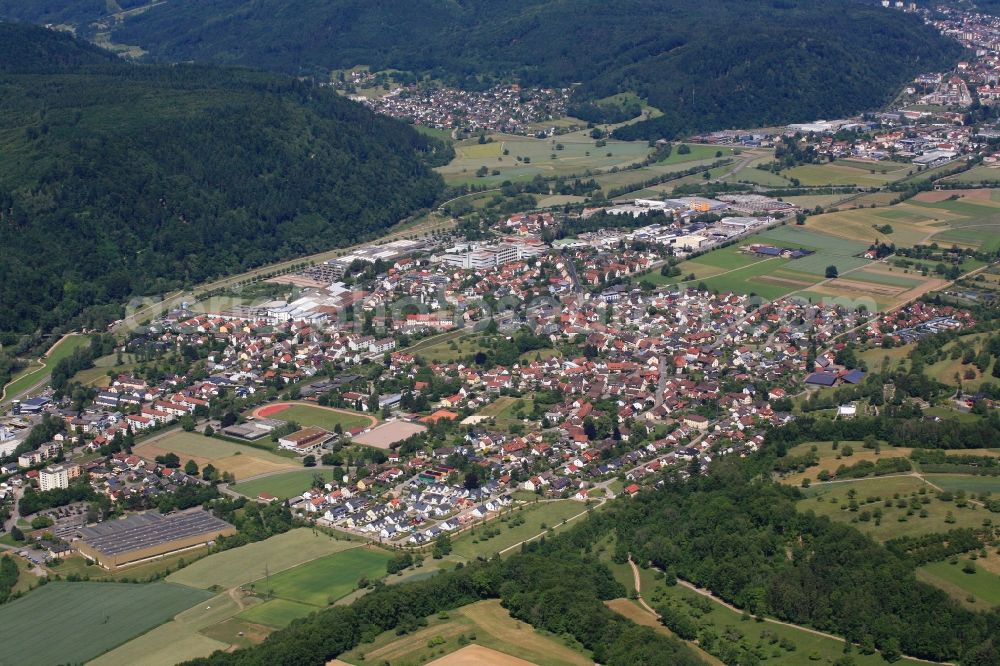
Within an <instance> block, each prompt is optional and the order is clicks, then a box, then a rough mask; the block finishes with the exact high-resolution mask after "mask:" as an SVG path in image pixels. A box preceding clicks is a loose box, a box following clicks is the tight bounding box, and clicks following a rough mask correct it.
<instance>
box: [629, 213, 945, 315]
mask: <svg viewBox="0 0 1000 666" xmlns="http://www.w3.org/2000/svg"><path fill="white" fill-rule="evenodd" d="M839 214H840V213H834V214H832V215H839ZM824 217H828V216H826V215H820V216H813V217H810V218H809V220H810V221H812V222H811V224H812V225H813V226H812V227H809V226H806V227H802V226H779V227H774V228H771V229H768V230H765V231H762V232H760V233H758V234H755V235H753V236H751V237H749V238H747V239H745V240H744V241H743V242H742V245H743V246H746V245H750V244H752V243H763V244H769V245H775V246H779V247H786V248H802V249H806V250H812V251H813V252H814V254H811V255H809V256H807V257H801V258H798V259H783V258H780V257H771V258H762V257H758V256H755V255H752V254H749V253H746V252H743V251H741V250H740V248H739V247H735V246H731V247H727V248H722V249H718V250H713V251H711V252H709V253H707V254H704V255H701V256H698V257H695V258H694V259H690V260H688V261H684V262H681V264H679V268H680V270H681V275H680V276H678V277H673V278H664V277H661V276H660V275H659V274H658V273H656V272H655V271H654V272H652V273H650V274H649V275H645V276H643V278H642V279H644V280H649V281H650V282H652V283H653V284H673V283H677V282H684V281H685V280H686V278H687V277H688V276H689V275H692V274H693V275H694V279H693V280H692V281H694V282H697V283H702V282H704V284H705V286H707V287H708V288H709V289H717V290H719V291H721V292H726V291H734V292H736V293H744V294H756V295H758V296H760V297H762V298H766V299H773V298H780V297H782V296H787V295H790V294H794V295H796V296H797V297H801V298H804V299H805V298H808V299H810V300H811V301H819V300H831V299H847V300H850V301H851V302H856V303H859V304H864V305H866V306H867V307H868V308H869V309H870V310H872V311H875V310H880V309H884V308H887V307H889V306H892V305H896V304H899V303H902V302H904V301H907V300H910V299H912V298H916V297H917V296H919V295H920V294H922V293H925V292H927V291H929V290H932V289H934V288H937V287H940V286H941V285H943V284H944V280H940V279H937V278H933V277H924V276H922V275H920V274H919V273H917V272H916V271H907V270H903V269H896V268H892V267H889V266H886V265H884V264H881V263H879V262H873V261H869V260H867V259H864V258H862V257H858V256H856V255H859V254H861V253H862V252H864V251H865V250H866V249H867V248H868V245H869V243H863V242H860V241H857V240H852V239H850V238H846V237H844V236H832V235H829V234H828V233H826V231H825V229H826V228H825V227H824V228H823V229H824V230H822V231H821V230H819V229H817V228H816V225H817V223H816V222H815V220H819V219H821V218H824ZM828 266H836V267H837V269H838V272H839V274H840V275H839V277H838V278H837V279H833V280H828V279H827V278H826V277H825V273H826V269H827V267H828ZM689 282H691V281H689Z"/></svg>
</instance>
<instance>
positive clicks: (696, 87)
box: [0, 0, 960, 138]
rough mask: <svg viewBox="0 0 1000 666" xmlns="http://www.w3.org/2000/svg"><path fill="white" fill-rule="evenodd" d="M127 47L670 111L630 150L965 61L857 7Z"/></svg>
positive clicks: (636, 4)
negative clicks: (520, 86)
mask: <svg viewBox="0 0 1000 666" xmlns="http://www.w3.org/2000/svg"><path fill="white" fill-rule="evenodd" d="M0 7H2V5H0ZM818 26H822V28H821V29H818ZM114 39H115V40H116V41H118V42H121V43H125V44H136V45H140V46H141V47H142V48H144V49H147V50H148V51H149V52H150V53H151V54H152V57H154V58H157V59H161V60H166V61H186V60H195V61H200V62H222V63H234V64H241V65H252V66H260V67H265V68H269V69H276V70H281V71H286V72H290V73H295V74H310V75H317V76H320V77H325V76H326V75H327V74H328V72H329V71H330V70H331V69H334V68H340V67H352V66H355V65H359V64H366V65H370V66H372V67H374V68H389V67H392V68H397V69H402V70H407V71H411V72H417V73H431V74H432V75H434V76H435V77H439V78H442V79H444V80H445V81H448V82H450V83H454V84H459V85H462V86H465V87H475V86H481V85H485V84H486V83H489V82H491V81H493V80H496V79H498V78H502V77H515V78H517V79H518V80H520V81H521V82H522V83H527V84H540V85H569V84H572V83H578V82H579V83H581V85H580V87H579V88H578V89H577V90H576V93H575V99H574V104H573V106H572V109H573V111H574V112H575V113H578V114H580V115H582V116H583V117H584V118H585V119H587V120H592V121H594V122H605V121H616V120H622V119H624V118H625V117H628V116H629V115H635V114H636V112H637V111H638V110H639V107H638V105H636V104H635V103H634V102H624V103H623V102H621V101H617V102H612V101H611V100H606V99H605V98H607V97H609V96H611V95H614V94H616V93H620V92H626V91H631V92H634V93H637V94H638V95H639V96H640V97H643V98H645V99H647V100H648V101H649V103H650V104H652V105H653V106H655V107H657V108H659V109H661V110H662V111H663V112H664V115H663V116H660V117H658V118H655V119H652V120H649V121H648V122H644V123H639V124H637V125H634V126H630V127H627V128H623V129H621V130H619V132H618V135H619V136H621V137H622V138H659V137H661V136H666V137H671V136H674V135H676V134H678V133H682V132H690V131H692V130H710V129H718V128H728V127H734V126H737V127H747V126H762V125H770V124H776V123H780V122H787V121H793V120H800V121H801V120H812V119H815V118H817V117H824V118H830V117H836V116H841V115H845V114H849V113H854V112H858V111H862V110H865V109H868V108H871V107H873V106H877V105H879V104H882V103H884V102H886V101H888V100H889V99H891V97H892V96H893V95H894V94H895V93H896V91H897V89H898V88H899V87H900V86H901V85H902V84H904V83H905V82H906V81H908V80H909V79H910V78H911V77H912V76H914V75H915V74H917V73H918V72H919V71H921V70H930V69H936V68H940V67H942V66H945V65H946V64H950V63H951V62H953V61H954V60H957V58H958V57H959V53H960V48H959V47H958V45H957V44H956V43H954V42H951V41H949V40H946V39H945V38H943V37H941V36H940V35H938V34H937V33H936V32H935V31H934V30H933V29H931V28H930V27H927V26H924V25H923V24H922V23H921V21H920V19H919V18H918V17H916V16H912V15H903V14H901V13H900V12H895V11H893V12H888V11H885V10H883V9H881V8H880V7H877V6H875V3H862V2H856V1H854V0H837V1H834V2H823V1H822V0H782V1H780V2H774V1H770V0H706V1H704V2H688V1H687V0H625V1H621V2H613V3H609V2H603V1H601V0H582V1H581V0H576V1H574V2H570V0H506V1H505V2H495V1H493V0H468V1H466V2H461V3H458V2H451V1H449V0H414V1H412V2H369V1H367V0H332V1H330V0H324V1H323V2H319V1H317V0H313V1H312V2H299V3H293V4H292V5H290V4H289V3H287V2H286V1H285V0H259V1H257V2H253V3H247V2H245V1H243V0H216V1H215V2H202V1H201V0H174V1H171V2H169V3H162V4H159V5H157V6H156V7H154V8H152V9H150V10H149V11H147V12H144V13H142V14H140V15H137V16H135V17H133V18H130V19H129V20H127V21H126V22H125V23H124V25H123V26H122V27H121V28H119V29H118V30H117V31H116V32H115V33H114ZM601 100H604V101H603V102H602V103H600V104H595V102H598V101H601Z"/></svg>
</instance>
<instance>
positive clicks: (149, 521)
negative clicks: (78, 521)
mask: <svg viewBox="0 0 1000 666" xmlns="http://www.w3.org/2000/svg"><path fill="white" fill-rule="evenodd" d="M79 534H80V538H79V539H78V540H77V541H75V542H74V544H73V545H74V546H75V547H76V549H77V550H79V551H80V553H81V554H82V555H83V556H84V557H86V558H87V559H90V560H93V561H94V562H97V563H98V564H100V565H101V566H102V567H105V568H106V569H112V570H113V569H117V568H118V567H121V566H124V565H126V564H130V563H132V562H137V561H139V560H146V559H149V558H153V557H159V556H162V555H166V554H168V553H173V552H176V551H179V550H184V549H185V548H193V547H195V546H201V545H204V544H208V543H210V542H212V541H215V540H216V539H217V538H219V537H220V536H229V535H231V534H236V528H235V527H233V526H232V525H230V524H229V523H227V522H226V521H224V520H220V519H218V518H216V517H215V516H213V515H212V514H211V513H209V512H208V511H205V510H204V509H202V508H201V507H195V508H193V509H187V510H186V511H177V512H175V513H168V514H166V515H163V514H160V513H156V512H155V511H150V512H147V513H139V514H135V515H133V516H129V517H127V518H122V519H121V520H111V521H108V522H105V523H100V524H98V525H94V526H93V527H83V528H80V530H79Z"/></svg>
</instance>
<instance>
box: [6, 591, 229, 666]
mask: <svg viewBox="0 0 1000 666" xmlns="http://www.w3.org/2000/svg"><path fill="white" fill-rule="evenodd" d="M211 596H212V595H211V594H209V593H208V592H205V591H202V590H195V589H193V588H189V587H185V586H183V585H175V584H171V583H149V584H145V585H135V584H127V583H49V584H48V585H44V586H42V587H41V588H39V589H38V590H35V591H33V592H32V593H31V594H29V595H26V596H24V597H22V598H20V599H17V600H16V601H13V602H11V603H8V604H5V605H3V606H0V627H3V637H4V640H3V658H2V662H3V663H4V664H18V665H23V666H30V665H32V664H38V665H40V666H44V665H48V664H68V663H83V662H86V661H89V660H90V659H93V658H94V657H96V656H98V655H100V654H101V653H103V652H106V651H107V650H110V649H112V648H114V647H116V646H118V645H121V644H122V643H125V642H126V641H128V640H131V639H132V638H134V637H136V636H138V635H140V634H142V633H143V632H146V631H149V630H150V629H152V628H154V627H156V626H157V625H159V624H162V623H164V622H166V621H167V620H169V619H170V618H172V617H173V616H174V615H176V614H177V613H180V612H181V611H183V610H186V609H188V608H191V607H192V606H194V605H195V604H198V603H200V602H202V601H204V600H206V599H208V598H209V597H211Z"/></svg>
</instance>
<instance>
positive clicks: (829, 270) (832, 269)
mask: <svg viewBox="0 0 1000 666" xmlns="http://www.w3.org/2000/svg"><path fill="white" fill-rule="evenodd" d="M838 275H839V273H838V272H837V267H836V266H827V267H826V277H827V278H829V279H833V278H835V277H837V276H838Z"/></svg>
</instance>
